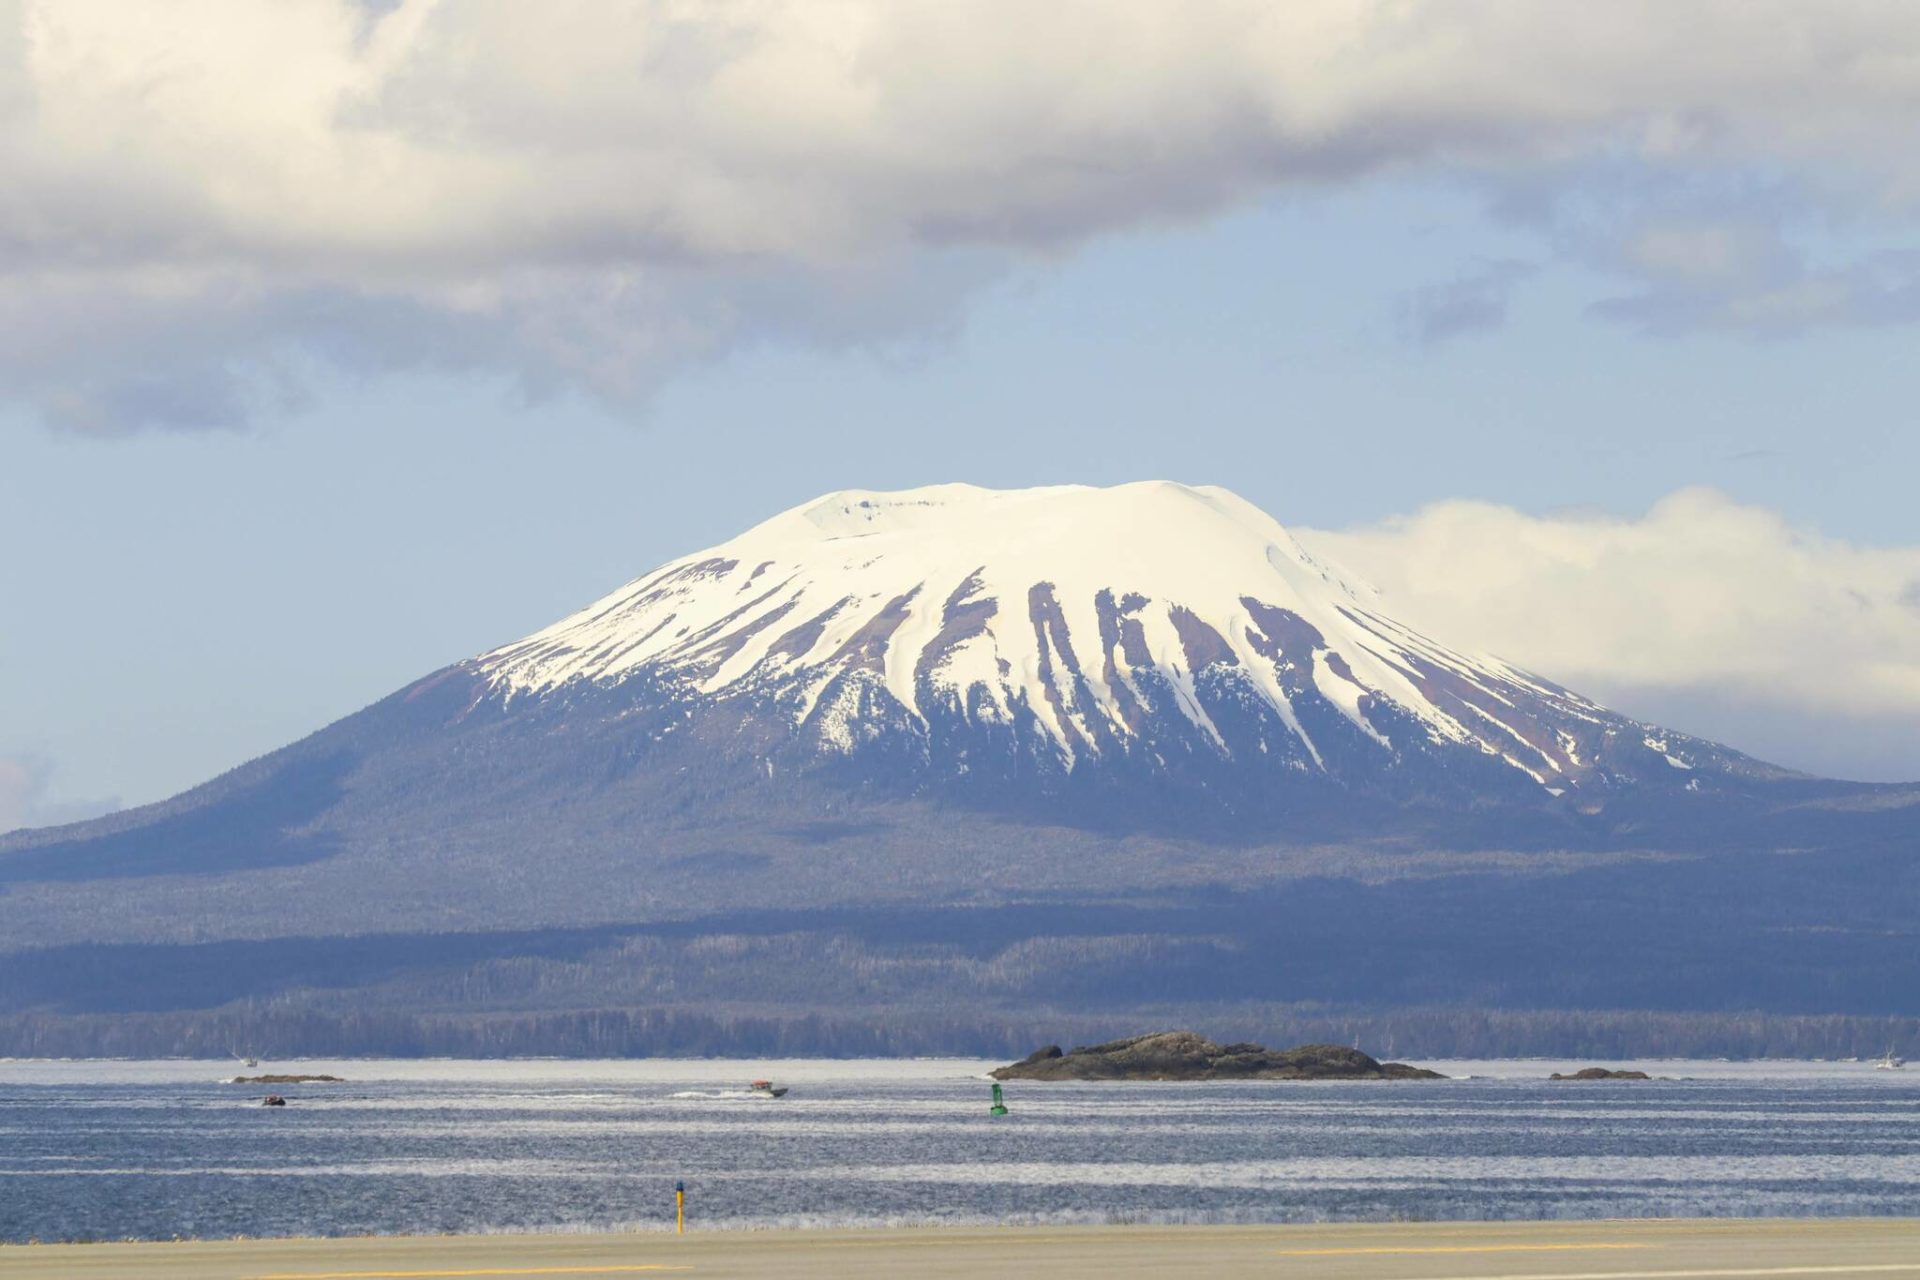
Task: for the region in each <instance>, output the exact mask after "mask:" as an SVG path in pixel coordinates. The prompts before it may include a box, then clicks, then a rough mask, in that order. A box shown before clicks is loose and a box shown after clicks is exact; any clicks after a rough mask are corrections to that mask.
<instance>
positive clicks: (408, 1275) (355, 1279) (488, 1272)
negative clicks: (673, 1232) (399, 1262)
mask: <svg viewBox="0 0 1920 1280" xmlns="http://www.w3.org/2000/svg"><path fill="white" fill-rule="evenodd" d="M691 1270H693V1268H692V1267H676V1266H670V1265H668V1264H666V1263H661V1262H649V1263H639V1264H633V1265H628V1266H607V1267H592V1266H588V1267H481V1268H478V1269H475V1270H469V1271H278V1272H275V1273H274V1274H272V1275H266V1276H253V1277H251V1278H250V1280H428V1278H429V1277H432V1278H433V1280H440V1278H441V1277H446V1276H611V1275H633V1274H635V1273H637V1272H641V1271H691Z"/></svg>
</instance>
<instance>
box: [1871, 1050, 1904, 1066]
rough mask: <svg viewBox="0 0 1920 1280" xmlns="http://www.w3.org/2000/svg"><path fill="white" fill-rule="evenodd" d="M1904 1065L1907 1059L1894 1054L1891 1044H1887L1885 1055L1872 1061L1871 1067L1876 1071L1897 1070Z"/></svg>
mask: <svg viewBox="0 0 1920 1280" xmlns="http://www.w3.org/2000/svg"><path fill="white" fill-rule="evenodd" d="M1906 1065H1907V1060H1906V1059H1905V1058H1902V1057H1900V1056H1899V1055H1897V1054H1895V1053H1894V1051H1893V1046H1892V1045H1888V1046H1887V1052H1886V1055H1885V1056H1884V1057H1882V1058H1881V1059H1880V1061H1878V1062H1876V1063H1874V1064H1873V1067H1874V1070H1876V1071H1898V1070H1900V1068H1902V1067H1904V1066H1906Z"/></svg>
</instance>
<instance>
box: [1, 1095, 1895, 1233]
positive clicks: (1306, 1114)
mask: <svg viewBox="0 0 1920 1280" xmlns="http://www.w3.org/2000/svg"><path fill="white" fill-rule="evenodd" d="M990 1065H992V1064H989V1063H984V1062H972V1061H907V1062H894V1061H885V1062H875V1061H863V1062H824V1061H793V1062H718V1061H694V1062H689V1061H641V1062H547V1061H541V1062H446V1061H426V1062H417V1061H410V1062H385V1061H349V1062H331V1063H323V1062H305V1063H284V1062H270V1063H265V1064H263V1065H262V1067H261V1068H260V1069H261V1070H263V1071H264V1070H273V1071H309V1072H313V1071H323V1072H328V1073H331V1074H335V1075H339V1076H344V1077H346V1078H347V1083H344V1084H331V1085H322V1084H309V1085H288V1086H279V1087H277V1091H278V1092H280V1093H282V1094H284V1095H285V1096H286V1097H287V1098H288V1100H289V1105H288V1106H287V1107H285V1108H266V1107H262V1106H260V1105H259V1097H260V1095H261V1094H262V1093H263V1092H265V1091H266V1090H265V1089H264V1088H263V1087H261V1086H257V1085H237V1084H227V1083H223V1080H224V1078H225V1077H228V1076H230V1075H232V1074H234V1073H235V1072H236V1071H238V1070H240V1068H238V1067H237V1066H236V1065H235V1064H232V1063H218V1062H5V1061H0V1241H9V1242H12V1241H24V1240H29V1239H39V1240H94V1239H123V1238H138V1239H166V1238H170V1237H173V1236H232V1235H249V1236H262V1235H334V1234H365V1233H384V1232H443V1231H457V1232H473V1231H520V1230H556V1229H558V1230H566V1229H581V1230H585V1229H602V1228H626V1229H634V1230H665V1229H670V1228H671V1226H672V1221H673V1185H674V1183H675V1182H676V1181H684V1182H685V1183H686V1184H687V1189H688V1210H689V1223H690V1229H698V1228H699V1227H701V1226H736V1227H738V1226H825V1225H852V1224H872V1225H883V1224H903V1223H928V1222H952V1223H997V1222H998V1223H1004V1222H1127V1221H1135V1222H1280V1221H1309V1220H1328V1219H1375V1220H1379V1219H1442V1218H1580V1217H1622V1216H1675V1215H1794V1216H1805V1215H1867V1214H1913V1213H1916V1212H1920V1069H1909V1070H1907V1071H1902V1072H1893V1071H1875V1070H1873V1069H1872V1067H1871V1066H1870V1065H1869V1064H1864V1063H1830V1064H1820V1063H1757V1064H1729V1063H1702V1062H1659V1063H1645V1064H1638V1065H1641V1066H1642V1067H1644V1068H1645V1069H1646V1070H1648V1071H1650V1072H1653V1073H1654V1074H1656V1075H1660V1076H1663V1077H1670V1078H1668V1079H1661V1080H1655V1081H1650V1082H1645V1083H1595V1084H1588V1083H1581V1084H1574V1083H1550V1082H1548V1081H1546V1080H1545V1079H1544V1077H1545V1076H1546V1075H1547V1074H1548V1072H1550V1071H1552V1070H1556V1069H1566V1068H1570V1067H1572V1066H1576V1065H1580V1064H1565V1063H1549V1062H1531V1061H1529V1062H1511V1061H1509V1062H1494V1063H1487V1062H1482V1063H1433V1064H1430V1065H1433V1066H1435V1067H1437V1068H1438V1069H1439V1070H1442V1071H1445V1072H1447V1073H1449V1074H1450V1075H1454V1076H1459V1077H1465V1078H1460V1079H1453V1080H1447V1081H1434V1082H1392V1083H1352V1084H1331V1083H1316V1084H1288V1083H1238V1084H1034V1083H1022V1082H1013V1083H1010V1084H1008V1085H1007V1086H1006V1096H1007V1104H1008V1106H1009V1108H1010V1109H1011V1114H1010V1115H1008V1116H1006V1117H1003V1118H995V1117H992V1116H990V1115H988V1113H987V1107H988V1102H989V1097H988V1092H989V1088H988V1086H989V1082H988V1081H987V1080H986V1079H985V1077H984V1074H983V1073H984V1072H985V1071H986V1069H987V1068H988V1067H989V1066H990ZM757 1077H767V1078H771V1079H774V1080H776V1081H777V1082H779V1083H782V1084H785V1085H788V1086H789V1087H790V1090H791V1092H790V1093H789V1094H788V1095H787V1096H786V1097H785V1098H782V1099H778V1100H765V1099H756V1098H751V1097H742V1096H739V1093H740V1087H741V1086H742V1085H743V1084H744V1083H745V1082H746V1081H748V1080H751V1079H754V1078H757Z"/></svg>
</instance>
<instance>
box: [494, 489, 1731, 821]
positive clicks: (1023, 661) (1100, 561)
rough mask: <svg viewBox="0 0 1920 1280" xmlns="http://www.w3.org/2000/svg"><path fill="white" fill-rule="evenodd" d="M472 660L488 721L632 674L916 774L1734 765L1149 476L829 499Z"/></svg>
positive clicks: (1564, 770)
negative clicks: (989, 761)
mask: <svg viewBox="0 0 1920 1280" xmlns="http://www.w3.org/2000/svg"><path fill="white" fill-rule="evenodd" d="M476 665H477V667H478V668H479V670H480V671H481V672H482V673H483V674H484V676H485V678H486V680H487V681H488V682H489V684H490V686H491V687H492V688H493V689H494V690H495V691H496V692H498V693H499V694H501V695H502V696H503V697H504V698H505V699H506V700H508V701H509V702H511V701H512V700H514V699H516V698H520V697H523V696H527V695H535V696H540V695H547V694H551V693H553V692H555V691H557V690H562V689H567V688H570V687H577V686H583V685H584V686H592V687H600V688H608V687H617V686H619V685H621V684H622V683H623V682H625V681H627V680H630V679H632V678H634V677H636V676H641V675H645V676H646V677H647V684H648V686H649V687H662V686H664V687H665V688H666V689H668V690H671V691H674V692H676V693H677V694H678V695H680V696H683V697H686V698H689V699H693V700H695V701H698V702H700V703H703V704H719V703H740V704H751V705H752V706H754V707H756V708H765V709H767V710H768V711H770V712H771V713H772V714H773V716H774V717H775V718H776V719H780V720H784V722H785V723H787V724H788V725H790V726H791V728H792V729H793V730H794V731H795V733H796V734H797V735H798V736H799V737H800V738H802V739H803V740H805V741H806V742H808V743H810V744H812V746H814V747H815V748H817V749H818V750H821V751H824V752H829V753H838V754H843V755H845V754H853V753H855V752H857V751H858V750H860V749H861V748H862V747H863V745H865V744H867V743H870V742H873V741H876V740H879V739H896V740H897V739H903V738H904V739H910V740H912V741H914V742H916V743H917V744H918V745H919V748H920V750H921V751H922V752H923V754H924V756H925V758H926V760H927V762H928V764H929V765H931V766H932V767H933V768H934V769H935V770H936V771H937V772H938V771H943V770H944V771H953V772H965V771H966V770H967V769H968V768H970V767H972V764H973V763H975V762H977V760H978V759H979V757H980V755H981V754H982V753H983V752H985V751H993V750H1001V751H1005V750H1011V751H1013V752H1014V753H1015V754H1016V755H1021V756H1024V757H1027V758H1030V759H1033V760H1036V761H1038V762H1040V763H1041V764H1043V765H1045V766H1048V767H1053V768H1057V769H1060V770H1063V771H1066V772H1072V771H1074V770H1076V769H1078V768H1081V767H1083V766H1087V765H1091V764H1093V763H1095V762H1100V761H1104V760H1111V759H1115V758H1131V759H1134V760H1136V761H1146V762H1149V763H1150V764H1158V765H1162V766H1164V765H1166V764H1167V762H1168V754H1169V752H1178V753H1182V754H1184V755H1186V756H1199V757H1207V756H1211V757H1212V758H1214V759H1215V760H1217V761H1221V762H1230V761H1243V762H1244V761H1255V762H1258V763H1260V764H1261V765H1263V766H1274V765H1278V766H1280V767H1283V768H1286V769H1289V770H1294V771H1298V772H1301V773H1308V774H1314V773H1320V774H1329V775H1333V776H1337V777H1341V778H1346V779H1352V778H1353V777H1354V776H1355V775H1357V774H1366V773H1373V772H1376V771H1380V770H1387V771H1395V770H1405V769H1406V768H1408V767H1409V766H1411V765H1413V764H1415V763H1422V764H1425V765H1431V764H1432V763H1434V762H1435V761H1436V760H1437V759H1445V758H1447V757H1450V756H1456V755H1457V754H1458V753H1459V752H1461V751H1462V750H1464V751H1465V752H1467V753H1468V754H1470V755H1477V756H1480V757H1483V758H1484V759H1485V760H1486V761H1488V762H1495V761H1497V762H1499V763H1501V764H1503V765H1505V766H1507V767H1508V768H1510V769H1511V770H1512V771H1514V772H1515V773H1517V774H1518V775H1522V776H1524V777H1525V778H1528V779H1531V780H1532V782H1533V783H1535V784H1538V785H1539V786H1541V787H1544V788H1548V789H1549V790H1551V791H1553V792H1555V793H1560V792H1564V791H1567V790H1571V789H1573V788H1576V787H1579V786H1581V785H1583V784H1585V783H1589V782H1591V781H1593V780H1595V779H1596V778H1605V777H1607V776H1609V775H1610V774H1612V775H1617V774H1619V773H1620V772H1621V771H1623V770H1624V771H1625V772H1627V773H1629V774H1635V775H1637V774H1641V773H1642V772H1644V771H1646V770H1648V769H1650V768H1651V767H1652V766H1655V765H1657V766H1658V769H1659V771H1661V772H1675V771H1677V772H1681V773H1692V772H1693V769H1694V766H1696V765H1700V764H1712V765H1719V766H1722V767H1724V766H1727V765H1729V764H1732V763H1734V762H1735V761H1737V760H1738V757H1733V756H1731V753H1726V752H1724V751H1721V750H1720V749H1718V748H1714V747H1712V746H1710V744H1705V743H1694V742H1690V741H1687V742H1682V741H1679V740H1671V741H1670V740H1669V738H1668V737H1666V736H1662V735H1660V734H1658V732H1657V731H1655V730H1652V729H1651V727H1649V726H1642V725H1637V724H1634V723H1632V722H1629V721H1626V720H1624V719H1622V718H1620V717H1617V716H1614V715H1611V714H1609V713H1608V712H1606V711H1605V710H1603V709H1602V708H1600V707H1599V706H1597V705H1595V704H1594V703H1592V702H1589V701H1587V700H1586V699H1583V698H1581V697H1578V696H1577V695H1574V694H1572V693H1569V692H1568V691H1566V690H1564V689H1561V688H1559V687H1558V686H1556V685H1553V684H1551V683H1549V682H1547V681H1544V680H1541V679H1539V678H1537V677H1534V676H1531V675H1529V674H1527V673H1525V672H1523V671H1520V670H1517V669H1516V668H1514V667H1512V666H1510V665H1508V664H1507V663H1504V662H1502V661H1500V660H1498V659H1496V658H1493V657H1490V656H1486V655H1472V654H1465V653H1461V652H1457V651H1455V650H1452V649H1449V648H1447V647H1445V646H1443V645H1441V644H1438V643H1435V642H1434V641H1431V640H1429V639H1427V638H1425V637H1423V636H1421V635H1419V634H1417V633H1416V632H1414V631H1412V630H1410V629H1409V628H1407V627H1404V626H1401V625H1399V624H1397V623H1395V622H1394V621H1392V620H1391V619H1390V618H1388V617H1387V616H1385V614H1384V613H1383V612H1382V611H1381V608H1380V604H1379V602H1378V601H1377V600H1376V599H1375V596H1374V593H1373V592H1372V591H1371V590H1370V589H1369V588H1367V587H1365V586H1364V585H1362V584H1359V583H1356V582H1355V581H1354V580H1352V579H1351V578H1350V577H1348V576H1345V575H1343V574H1342V573H1340V572H1339V571H1337V570H1336V569H1335V568H1333V567H1332V566H1329V565H1327V564H1324V563H1322V562H1321V561H1319V560H1317V559H1316V558H1315V557H1313V556H1312V555H1310V554H1309V553H1308V552H1307V551H1306V550H1305V549H1303V548H1302V547H1301V546H1300V544H1299V543H1298V542H1296V541H1295V539H1294V538H1293V537H1292V535H1290V534H1289V533H1288V532H1287V531H1286V529H1284V528H1283V527H1282V526H1281V525H1280V524H1279V523H1278V522H1276V521H1275V520H1274V519H1273V518H1272V517H1270V516H1268V515H1267V514H1266V513H1264V512H1262V511H1261V510H1259V509H1258V508H1257V507H1254V506H1253V505H1252V504H1251V503H1248V502H1247V501H1245V500H1244V499H1242V498H1240V497H1238V496H1237V495H1235V494H1233V493H1231V492H1229V491H1227V490H1225V489H1221V488H1217V487H1190V486H1187V485H1182V484H1173V483H1167V482H1143V483H1136V484H1126V485H1119V486H1115V487H1112V488H1092V487H1087V486H1081V485H1065V486H1057V487H1049V488H1037V489H1023V490H1012V491H995V490H988V489H981V488H976V487H974V486H971V485H959V484H953V485H938V486H931V487H927V488H921V489H910V490H904V491H901V492H895V493H873V492H865V491H858V490H849V491H845V492H840V493H834V494H830V495H828V496H826V497H823V498H820V499H818V500H817V501H814V502H810V503H807V504H804V505H802V506H799V507H795V508H793V509H792V510H790V511H786V512H784V513H782V514H780V515H778V516H775V517H774V518H772V519H771V520H768V521H766V522H764V523H762V524H760V525H757V526H755V527H754V528H752V529H750V530H748V531H747V532H746V533H744V534H741V535H740V536H739V537H737V538H735V539H733V540H732V541H730V542H726V543H723V544H721V545H719V546H716V547H712V548H710V549H708V550H705V551H700V552H696V553H695V554H693V555H689V556H686V557H683V558H681V559H679V560H675V561H673V562H671V563H669V564H666V565H663V566H661V567H660V568H658V569H656V570H654V571H653V572H651V573H648V574H645V575H643V576H642V577H640V578H638V579H635V580H634V581H633V582H630V583H628V584H627V585H626V586H624V587H622V588H620V589H619V590H618V591H616V592H614V593H613V594H611V595H609V596H607V597H605V598H604V599H602V600H599V601H596V602H595V603H594V604H592V605H590V606H588V607H587V608H585V609H583V610H581V611H580V612H579V613H577V614H574V615H573V616H571V617H569V618H566V619H563V620H562V621H560V622H558V623H556V624H554V625H553V626H551V627H548V628H546V629H545V630H543V631H540V632H538V633H536V634H534V635H532V636H529V637H527V638H526V639H524V640H521V641H519V642H517V643H515V644H511V645H507V646H505V647H504V648H501V649H497V650H495V651H493V652H491V653H488V654H486V655H483V656H482V657H481V658H479V659H477V660H476ZM1696 756H1699V757H1701V758H1698V759H1696V758H1695V757H1696ZM1707 757H1711V758H1710V759H1709V758H1707ZM1689 781H1692V779H1689Z"/></svg>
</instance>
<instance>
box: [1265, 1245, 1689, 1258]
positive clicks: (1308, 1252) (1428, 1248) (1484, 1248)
mask: <svg viewBox="0 0 1920 1280" xmlns="http://www.w3.org/2000/svg"><path fill="white" fill-rule="evenodd" d="M1658 1247H1659V1246H1658V1245H1652V1244H1614V1243H1597V1242H1596V1243H1593V1244H1392V1245H1389V1244H1374V1245H1354V1246H1352V1247H1350V1248H1342V1249H1277V1250H1275V1252H1276V1253H1278V1254H1279V1255H1280V1256H1281V1257H1283V1258H1330V1257H1333V1256H1335V1255H1336V1254H1337V1255H1342V1256H1347V1255H1352V1254H1360V1253H1557V1252H1559V1251H1561V1250H1568V1249H1655V1248H1658Z"/></svg>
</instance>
